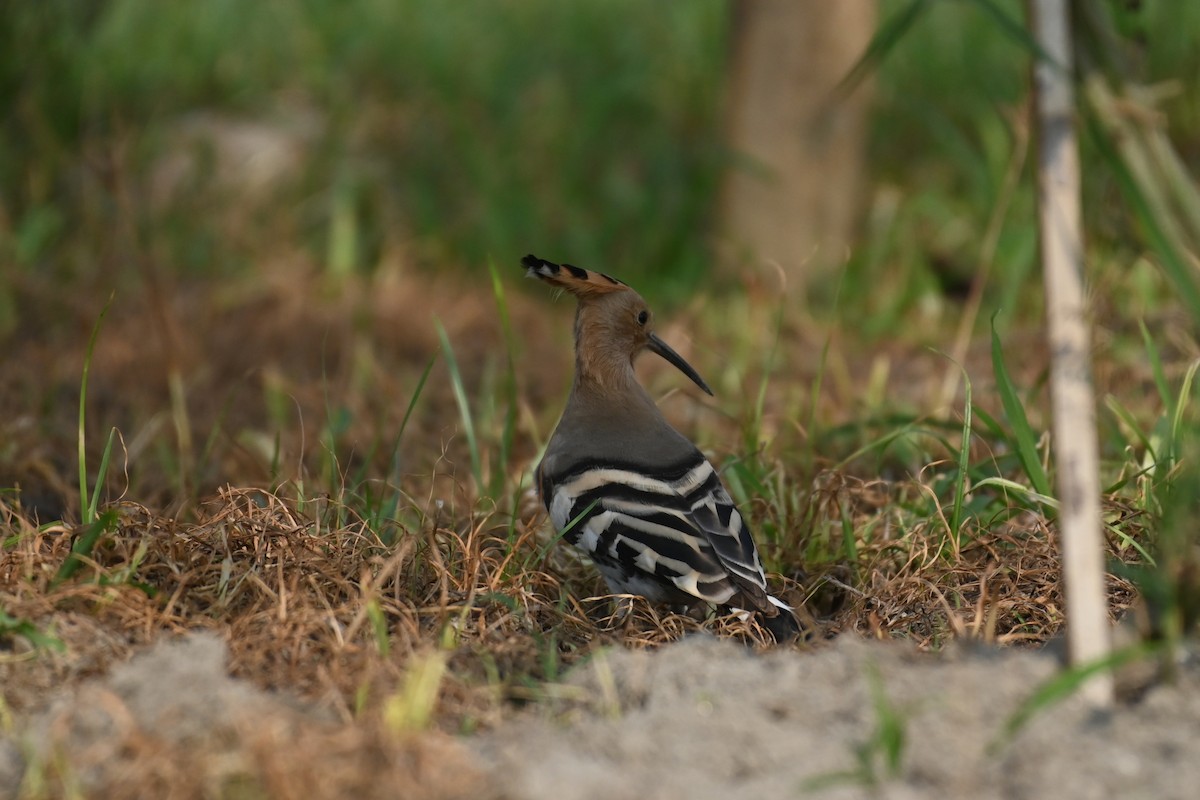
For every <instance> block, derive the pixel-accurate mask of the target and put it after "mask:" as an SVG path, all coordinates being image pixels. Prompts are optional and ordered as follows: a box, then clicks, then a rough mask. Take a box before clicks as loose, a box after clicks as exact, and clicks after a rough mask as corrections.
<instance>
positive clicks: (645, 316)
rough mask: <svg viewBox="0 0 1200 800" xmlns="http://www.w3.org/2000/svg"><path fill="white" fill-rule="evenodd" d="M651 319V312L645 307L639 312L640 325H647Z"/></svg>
mask: <svg viewBox="0 0 1200 800" xmlns="http://www.w3.org/2000/svg"><path fill="white" fill-rule="evenodd" d="M649 321H650V312H649V311H647V310H646V309H644V308H643V309H642V310H641V311H639V312H638V325H645V324H646V323H647V322H649Z"/></svg>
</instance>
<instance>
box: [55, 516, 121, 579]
mask: <svg viewBox="0 0 1200 800" xmlns="http://www.w3.org/2000/svg"><path fill="white" fill-rule="evenodd" d="M116 527H117V512H116V511H115V510H114V509H111V508H110V509H109V510H108V511H105V512H104V513H103V514H101V515H100V516H98V517H97V518H96V519H94V520H92V522H91V523H89V524H88V526H87V529H86V530H84V532H83V533H82V534H80V536H79V537H78V538H77V539H76V540H75V542H74V544H72V545H71V552H70V553H69V554H68V555H67V559H66V561H64V562H63V564H62V566H61V567H59V568H58V572H56V573H55V574H54V581H53V583H54V584H59V583H62V582H63V581H65V580H67V579H68V578H70V577H71V576H72V575H74V574H75V573H76V572H78V571H79V568H80V567H82V566H83V565H84V563H85V562H84V559H85V558H90V557H91V555H92V551H93V550H94V549H95V548H96V543H97V542H99V541H100V537H101V536H103V535H104V534H105V533H108V532H109V531H111V530H113V529H115V528H116Z"/></svg>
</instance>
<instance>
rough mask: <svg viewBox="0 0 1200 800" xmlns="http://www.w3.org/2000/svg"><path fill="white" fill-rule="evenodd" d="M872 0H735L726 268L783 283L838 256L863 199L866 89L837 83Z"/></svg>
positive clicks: (865, 33)
mask: <svg viewBox="0 0 1200 800" xmlns="http://www.w3.org/2000/svg"><path fill="white" fill-rule="evenodd" d="M875 7H876V0H735V2H734V5H733V15H734V19H733V31H732V43H731V45H732V53H731V60H730V83H729V96H728V101H727V102H728V105H727V118H728V121H727V124H728V139H729V145H730V147H731V149H732V150H733V152H734V164H733V165H732V168H731V169H730V171H729V173H728V176H727V178H726V182H725V187H724V197H723V209H722V214H721V216H722V221H721V228H722V242H721V245H722V250H723V251H724V256H725V258H724V260H725V261H726V264H727V266H728V267H729V268H732V269H738V270H740V269H744V268H746V267H747V266H748V265H754V266H757V267H762V266H767V265H771V266H774V265H778V266H780V267H782V268H783V270H784V271H785V273H786V274H787V275H788V277H789V280H790V283H791V285H793V286H803V285H804V284H805V283H807V282H808V281H809V280H810V279H811V278H812V277H813V276H814V275H816V274H819V272H820V271H821V270H822V269H828V268H829V267H830V266H833V265H838V264H841V263H842V262H843V261H844V260H845V256H846V248H847V246H848V244H849V241H850V238H851V235H852V234H853V232H854V227H855V224H856V221H857V217H858V214H859V209H860V206H861V194H862V185H863V149H864V144H865V138H866V111H867V101H868V94H869V93H868V92H867V91H866V90H865V87H861V86H860V87H859V88H858V89H857V90H856V91H855V92H853V93H852V94H850V95H848V96H846V95H841V94H840V93H834V91H833V89H834V87H836V86H837V85H838V83H839V82H840V81H841V80H842V79H843V78H844V77H845V76H846V74H847V73H848V72H849V71H850V69H851V67H852V66H853V65H854V64H855V63H856V61H857V60H858V58H859V57H860V56H861V55H862V54H863V52H864V51H865V50H866V47H867V44H868V43H869V42H870V39H871V36H872V34H873V33H874V27H875V10H876V9H875Z"/></svg>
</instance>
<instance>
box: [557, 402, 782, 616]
mask: <svg viewBox="0 0 1200 800" xmlns="http://www.w3.org/2000/svg"><path fill="white" fill-rule="evenodd" d="M659 419H661V417H660V418H659ZM565 420H566V416H564V421H565ZM579 431H582V432H584V433H583V435H578V433H577V432H579ZM538 488H539V492H540V494H541V497H542V501H543V503H545V505H546V509H547V511H549V512H550V519H551V521H552V522H553V524H554V527H555V529H556V530H558V531H559V532H560V533H563V536H564V538H565V539H566V540H567V541H568V542H570V543H571V544H574V545H575V546H577V547H579V548H580V549H582V550H583V551H584V552H586V553H587V554H588V555H589V556H590V557H591V558H592V560H593V561H594V562H595V563H596V565H597V567H598V568H599V569H600V571H601V572H602V574H603V575H604V577H605V579H606V580H607V581H608V584H609V587H610V588H611V589H612V590H613V591H616V592H629V593H632V594H640V595H643V596H646V597H648V598H650V599H651V600H656V601H661V602H675V603H685V604H688V605H690V604H692V603H695V602H696V601H706V602H710V603H715V604H719V605H736V606H740V607H744V608H748V609H754V610H764V611H767V610H770V605H769V603H768V600H767V594H766V578H765V576H764V574H763V570H762V565H761V563H760V561H759V557H758V551H757V549H756V548H755V546H754V541H753V539H752V538H751V536H750V532H749V530H748V529H747V528H746V526H745V524H744V523H743V521H742V517H741V515H740V514H739V513H738V511H737V508H736V507H735V506H734V504H733V501H732V499H731V498H730V497H729V494H728V492H726V490H725V487H724V486H723V485H722V484H721V480H720V477H719V475H718V474H717V472H716V470H714V469H713V466H712V464H710V463H709V461H708V460H707V459H706V458H704V456H703V454H702V453H701V452H700V451H699V450H698V449H696V447H695V446H694V445H693V444H692V443H691V442H689V441H688V440H687V439H686V438H685V437H684V436H682V435H681V434H679V433H678V432H677V431H675V430H674V428H671V427H670V426H669V425H667V424H666V422H665V421H662V422H661V424H658V425H653V426H644V427H643V429H639V426H637V425H636V424H635V423H634V422H633V420H627V421H626V423H625V425H624V426H623V427H621V426H615V425H609V424H606V423H605V422H603V421H599V422H596V423H594V424H590V425H563V424H561V423H560V425H559V427H558V429H557V430H556V431H555V434H554V436H553V437H552V438H551V441H550V443H549V444H548V445H547V448H546V455H545V457H544V458H543V460H542V463H541V464H540V465H539V467H538Z"/></svg>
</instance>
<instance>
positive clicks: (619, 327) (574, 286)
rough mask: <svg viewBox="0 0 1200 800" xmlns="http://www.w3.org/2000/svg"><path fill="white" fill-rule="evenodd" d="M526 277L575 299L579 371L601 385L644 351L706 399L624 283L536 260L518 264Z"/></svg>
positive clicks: (692, 372) (689, 370)
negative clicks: (659, 358) (669, 366)
mask: <svg viewBox="0 0 1200 800" xmlns="http://www.w3.org/2000/svg"><path fill="white" fill-rule="evenodd" d="M521 263H522V264H523V265H524V266H525V269H526V273H525V274H526V275H528V276H529V277H532V278H538V279H539V280H541V281H542V282H544V283H548V284H550V285H551V286H554V287H555V288H557V289H561V290H563V291H565V292H569V293H571V294H573V295H575V297H576V299H577V300H578V301H579V308H578V311H577V312H576V315H575V349H576V360H577V362H578V365H579V369H580V370H581V371H587V372H591V373H593V374H594V377H596V378H598V379H599V380H600V381H601V383H604V382H606V381H605V373H606V371H609V370H613V369H623V368H624V367H625V366H627V365H632V363H633V359H634V358H636V357H637V355H638V354H639V353H641V352H642V351H643V350H649V351H650V352H652V353H655V354H657V355H659V356H662V358H664V359H666V360H667V361H668V362H670V363H671V364H672V365H673V366H674V367H675V368H676V369H678V370H679V371H680V372H682V373H683V374H684V375H686V376H688V377H689V378H691V379H692V382H694V383H695V384H696V385H697V386H699V387H700V388H701V389H703V390H704V391H705V392H706V393H707V394H710V395H711V394H712V389H710V388H708V384H707V383H705V382H704V379H703V378H701V377H700V375H699V373H697V372H696V370H695V369H693V368H692V365H691V364H689V363H687V361H685V360H684V359H683V356H681V355H679V353H677V352H675V350H674V349H672V348H671V346H670V345H668V344H667V343H666V342H664V341H663V340H662V339H660V338H659V337H658V335H657V334H656V333H655V332H654V314H653V313H652V312H651V311H650V308H649V307H648V306H647V305H646V301H645V300H643V299H642V296H641V295H640V294H638V293H637V292H635V291H634V290H633V289H631V288H630V287H629V286H628V285H627V284H625V283H624V282H622V281H619V280H617V279H616V278H613V277H610V276H608V275H605V274H604V273H602V272H594V271H592V270H588V269H583V268H581V267H574V266H571V265H570V264H555V263H552V262H550V261H545V260H543V259H540V258H538V257H537V256H532V255H529V256H525V258H523V259H521Z"/></svg>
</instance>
